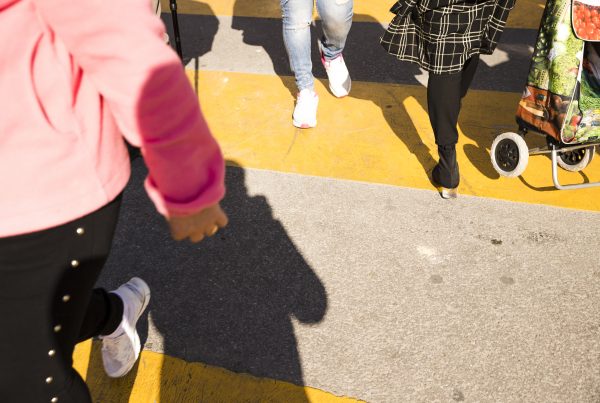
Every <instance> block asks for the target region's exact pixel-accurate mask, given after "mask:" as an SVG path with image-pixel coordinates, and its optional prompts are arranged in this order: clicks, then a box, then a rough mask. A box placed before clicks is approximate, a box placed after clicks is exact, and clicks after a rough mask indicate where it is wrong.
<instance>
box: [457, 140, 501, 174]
mask: <svg viewBox="0 0 600 403" xmlns="http://www.w3.org/2000/svg"><path fill="white" fill-rule="evenodd" d="M489 147H491V143H490V145H489V146H488V148H486V147H484V146H481V145H473V144H465V146H464V147H463V151H464V152H465V155H466V156H467V158H468V159H469V161H471V164H473V165H474V166H475V167H477V169H479V172H481V173H482V174H483V175H485V176H486V177H488V178H489V179H499V178H500V175H499V174H498V172H496V170H495V169H494V167H493V166H492V163H491V162H490V160H491V158H490V151H489Z"/></svg>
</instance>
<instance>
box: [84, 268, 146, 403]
mask: <svg viewBox="0 0 600 403" xmlns="http://www.w3.org/2000/svg"><path fill="white" fill-rule="evenodd" d="M132 275H133V274H132ZM145 316H147V314H146V315H145ZM138 323H140V324H141V322H138ZM138 328H140V326H138ZM142 333H144V331H142ZM101 347H102V344H101V342H99V341H98V342H94V343H92V348H91V351H90V358H89V365H88V370H87V373H86V374H85V379H86V384H87V385H88V388H89V389H90V394H91V395H92V400H93V401H94V403H127V402H129V401H130V396H131V391H132V389H133V384H134V383H135V379H136V378H137V374H138V369H139V361H138V362H136V364H135V365H134V367H133V368H132V369H131V371H130V372H129V373H128V374H127V375H126V376H124V377H123V378H118V379H112V378H109V377H108V376H107V375H106V374H105V373H104V370H103V368H104V367H103V364H102V351H101Z"/></svg>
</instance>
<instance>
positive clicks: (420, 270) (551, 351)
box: [88, 159, 600, 402]
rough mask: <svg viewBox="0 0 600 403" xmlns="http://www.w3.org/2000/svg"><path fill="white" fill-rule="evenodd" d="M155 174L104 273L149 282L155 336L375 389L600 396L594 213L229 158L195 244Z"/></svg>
mask: <svg viewBox="0 0 600 403" xmlns="http://www.w3.org/2000/svg"><path fill="white" fill-rule="evenodd" d="M145 175H146V170H145V167H144V166H143V163H142V161H141V159H136V160H135V161H134V163H133V176H132V179H131V181H130V184H129V186H128V188H127V190H126V192H125V197H124V202H123V206H122V212H121V221H120V223H119V226H118V229H117V233H116V238H115V242H114V247H113V253H112V255H111V257H110V260H109V262H108V265H107V268H106V270H105V271H104V273H103V277H102V279H101V285H103V286H105V287H107V288H108V289H111V288H115V287H116V286H117V285H118V284H120V283H122V282H124V281H126V280H128V279H129V277H131V276H133V275H136V276H140V277H142V278H144V279H145V280H146V281H147V282H148V283H149V284H150V286H151V288H152V301H151V304H150V307H149V313H148V315H145V316H144V317H143V319H142V322H141V325H140V329H141V333H142V335H143V339H144V340H145V348H146V349H149V350H153V351H157V352H161V353H165V354H168V355H170V356H173V357H178V358H182V359H184V360H187V361H194V362H202V363H206V364H210V365H214V366H218V367H223V368H226V369H229V370H232V371H235V372H240V373H249V374H253V375H256V376H259V377H268V378H273V379H278V380H285V381H289V382H292V383H294V384H297V385H310V386H312V387H316V388H319V389H322V390H327V391H330V392H332V393H335V394H338V395H346V396H352V397H355V398H360V399H364V400H367V401H370V402H453V401H456V402H461V401H467V402H598V401H600V387H599V385H600V370H599V369H600V364H599V362H600V361H599V358H600V318H599V316H598V311H599V308H600V299H599V298H598V295H599V291H600V265H599V260H600V258H599V257H598V253H597V252H596V251H595V248H596V244H597V240H598V236H597V234H598V228H599V226H600V216H599V215H598V214H596V213H591V212H584V211H576V210H568V209H559V208H554V207H548V206H540V205H531V204H519V203H511V202H505V201H497V200H491V199H483V198H475V197H465V196H461V197H460V198H459V199H457V200H452V201H447V200H442V199H441V198H439V196H438V195H437V194H436V193H435V192H433V191H426V190H416V189H408V188H400V187H392V186H384V185H376V184H369V183H361V182H352V181H341V180H333V179H327V178H317V177H310V176H302V175H293V174H282V173H277V172H271V171H263V170H254V169H242V168H238V167H228V172H227V188H228V193H227V196H226V198H225V200H224V202H223V206H224V208H225V210H226V211H227V213H228V214H229V217H230V224H229V226H228V227H227V228H226V229H225V230H223V231H221V232H219V233H218V235H216V236H215V237H213V238H211V239H208V240H206V241H204V242H202V243H200V244H197V245H192V244H189V243H176V242H174V241H172V240H171V239H170V238H169V234H168V229H167V225H166V223H165V222H164V219H163V218H162V217H160V216H159V215H158V214H157V213H156V212H155V210H154V207H153V206H152V205H151V203H150V201H149V200H148V198H147V196H146V195H145V193H144V191H143V189H142V181H143V178H144V177H145ZM88 376H89V374H88Z"/></svg>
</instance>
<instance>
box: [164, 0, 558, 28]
mask: <svg viewBox="0 0 600 403" xmlns="http://www.w3.org/2000/svg"><path fill="white" fill-rule="evenodd" d="M161 1H162V7H163V11H164V12H168V10H169V0H161ZM393 3H394V1H393V0H387V1H385V0H354V14H355V17H354V20H355V21H361V22H379V23H383V24H387V23H389V22H390V20H391V19H392V14H391V13H390V12H389V9H390V7H391V6H392V4H393ZM545 4H546V2H545V1H544V0H518V1H517V6H516V7H515V9H514V10H513V11H512V12H511V15H510V19H509V21H508V26H509V27H512V28H532V29H537V28H538V27H539V24H540V19H541V16H542V11H543V9H544V5H545ZM177 6H178V10H179V12H180V13H182V14H201V15H221V16H234V15H235V16H239V17H260V18H280V17H281V11H280V9H279V1H278V0H179V1H177Z"/></svg>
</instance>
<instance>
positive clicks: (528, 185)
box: [519, 165, 590, 192]
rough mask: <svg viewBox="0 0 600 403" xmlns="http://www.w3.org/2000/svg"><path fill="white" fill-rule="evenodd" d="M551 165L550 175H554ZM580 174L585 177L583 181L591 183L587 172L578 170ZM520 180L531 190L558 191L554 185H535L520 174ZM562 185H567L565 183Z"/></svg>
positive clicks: (549, 168) (549, 167)
mask: <svg viewBox="0 0 600 403" xmlns="http://www.w3.org/2000/svg"><path fill="white" fill-rule="evenodd" d="M551 169H552V168H551V166H550V165H548V177H550V178H551V177H552V171H551ZM559 169H561V168H559ZM577 173H578V174H579V175H581V178H582V179H583V182H581V183H590V178H589V177H588V176H587V175H586V174H585V172H582V171H579V172H577ZM519 180H520V181H521V183H522V184H523V185H525V186H527V187H528V188H529V189H531V190H535V191H536V192H556V191H558V189H557V188H555V187H554V186H534V185H532V184H531V183H529V182H527V180H526V179H525V178H523V176H522V175H521V176H519ZM562 185H565V184H564V183H563V184H562Z"/></svg>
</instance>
